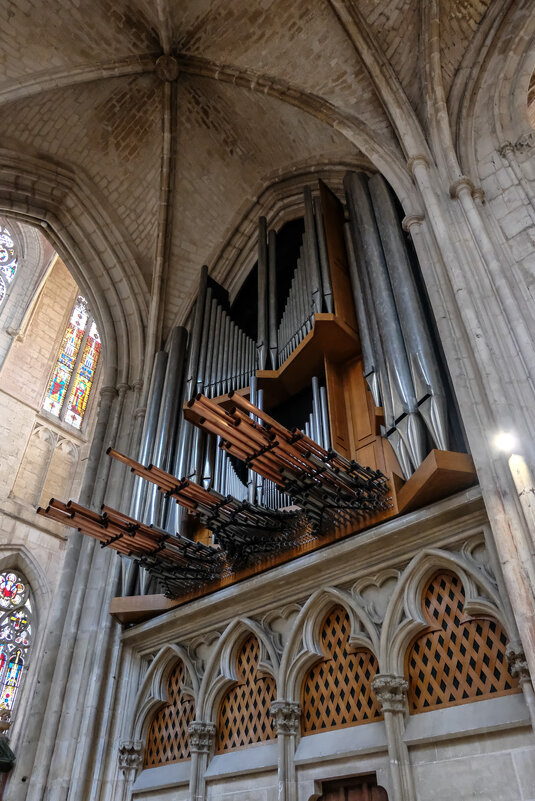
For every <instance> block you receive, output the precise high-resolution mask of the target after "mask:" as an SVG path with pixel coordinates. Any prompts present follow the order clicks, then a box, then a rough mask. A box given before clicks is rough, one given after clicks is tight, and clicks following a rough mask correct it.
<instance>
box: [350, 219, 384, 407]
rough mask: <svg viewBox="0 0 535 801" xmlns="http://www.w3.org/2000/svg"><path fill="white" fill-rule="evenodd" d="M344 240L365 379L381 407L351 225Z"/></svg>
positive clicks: (374, 398) (368, 322)
mask: <svg viewBox="0 0 535 801" xmlns="http://www.w3.org/2000/svg"><path fill="white" fill-rule="evenodd" d="M344 239H345V244H346V250H347V260H348V265H349V275H350V277H351V287H352V289H353V299H354V302H355V311H356V312H357V323H358V327H359V335H360V345H361V349H362V362H363V371H364V378H365V379H366V381H367V382H368V386H369V388H370V391H371V393H372V397H373V400H374V403H375V405H376V406H380V405H381V393H380V390H379V381H378V376H377V364H376V357H375V354H374V351H373V347H372V342H371V333H370V320H369V315H368V314H367V312H366V306H365V302H364V298H365V293H364V288H363V286H362V283H361V278H360V275H359V270H358V266H357V261H356V259H355V250H354V248H353V240H352V237H351V231H350V226H349V223H344Z"/></svg>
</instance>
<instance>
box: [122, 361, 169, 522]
mask: <svg viewBox="0 0 535 801" xmlns="http://www.w3.org/2000/svg"><path fill="white" fill-rule="evenodd" d="M166 365H167V353H166V352H165V351H164V350H159V351H158V352H157V353H156V356H155V357H154V366H153V368H152V376H151V381H150V389H149V395H148V401H147V409H146V411H145V420H144V421H143V432H142V434H141V444H140V448H139V461H140V462H142V463H143V464H145V463H146V462H148V461H150V458H151V456H152V450H153V447H154V440H155V437H156V429H157V427H158V415H159V411H160V402H161V398H162V389H163V384H164V380H165V368H166ZM146 487H147V484H146V482H145V481H143V480H142V479H140V478H138V477H136V478H135V480H134V491H133V493H132V501H131V504H130V515H131V516H132V517H135V518H137V519H138V520H139V519H140V518H141V516H142V512H143V502H144V497H145V493H146Z"/></svg>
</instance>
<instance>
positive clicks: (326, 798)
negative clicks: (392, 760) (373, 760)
mask: <svg viewBox="0 0 535 801" xmlns="http://www.w3.org/2000/svg"><path fill="white" fill-rule="evenodd" d="M318 801H388V795H387V793H386V790H385V789H384V788H383V787H378V786H377V781H376V779H375V777H374V776H372V777H368V778H365V779H356V780H354V781H353V780H349V779H347V780H345V781H343V782H325V784H324V793H323V795H322V796H321V797H320V798H319V799H318Z"/></svg>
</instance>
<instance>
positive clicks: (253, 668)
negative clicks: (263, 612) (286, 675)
mask: <svg viewBox="0 0 535 801" xmlns="http://www.w3.org/2000/svg"><path fill="white" fill-rule="evenodd" d="M259 657H260V646H259V644H258V640H257V639H256V637H255V636H254V635H253V634H251V635H250V636H249V637H247V639H246V640H245V641H244V642H243V644H242V645H241V647H240V649H239V651H238V656H237V659H236V673H237V676H238V682H237V684H235V685H234V686H233V687H231V688H230V690H228V691H227V693H226V694H225V695H224V696H223V699H222V701H221V704H220V706H219V713H218V718H217V733H216V753H218V754H220V753H222V752H224V751H230V750H231V749H233V748H243V747H244V746H246V745H252V744H253V743H262V742H265V741H266V740H273V739H274V738H275V737H276V736H277V733H276V730H275V721H274V720H273V719H272V718H271V716H270V713H269V710H270V709H271V705H272V703H273V701H275V698H276V695H277V693H276V686H275V681H274V679H273V678H272V677H271V676H261V675H259V674H258V660H259Z"/></svg>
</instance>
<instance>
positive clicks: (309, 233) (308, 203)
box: [304, 186, 323, 314]
mask: <svg viewBox="0 0 535 801" xmlns="http://www.w3.org/2000/svg"><path fill="white" fill-rule="evenodd" d="M304 199H305V241H304V246H305V247H304V255H305V263H306V265H307V275H308V276H310V287H311V301H312V313H313V314H316V313H319V312H321V307H322V298H323V294H322V286H321V273H320V264H319V256H318V244H317V239H316V223H315V220H314V204H313V201H312V192H311V190H310V187H309V186H305V191H304Z"/></svg>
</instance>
